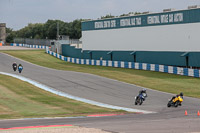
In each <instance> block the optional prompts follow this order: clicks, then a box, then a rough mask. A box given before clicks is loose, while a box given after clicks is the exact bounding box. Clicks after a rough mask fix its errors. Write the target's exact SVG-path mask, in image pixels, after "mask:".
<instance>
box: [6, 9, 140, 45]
mask: <svg viewBox="0 0 200 133" xmlns="http://www.w3.org/2000/svg"><path fill="white" fill-rule="evenodd" d="M130 14H135V15H138V14H140V13H138V12H135V13H134V12H129V13H128V14H122V15H120V17H121V16H128V15H130ZM114 17H115V16H113V15H111V14H107V15H105V16H101V18H100V19H105V18H114ZM86 20H90V19H76V20H74V21H72V22H64V21H61V20H48V21H47V22H46V23H35V24H32V23H29V24H28V25H27V26H26V27H24V28H22V29H20V30H17V31H14V30H13V29H11V28H6V33H7V38H6V42H8V43H12V42H14V38H32V39H56V38H57V24H58V23H59V34H60V35H67V36H69V37H70V38H72V39H80V38H81V36H82V34H81V21H86Z"/></svg>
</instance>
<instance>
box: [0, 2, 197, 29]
mask: <svg viewBox="0 0 200 133" xmlns="http://www.w3.org/2000/svg"><path fill="white" fill-rule="evenodd" d="M191 5H200V0H0V23H6V25H7V27H9V28H12V29H13V30H19V29H21V28H23V27H25V26H27V25H28V24H29V23H45V22H46V21H47V20H48V19H53V20H56V19H59V20H62V21H64V22H71V21H73V20H75V19H98V18H100V17H101V16H105V15H107V14H111V15H114V16H119V15H121V14H127V13H129V12H146V11H150V12H162V11H163V9H168V8H175V9H177V10H182V9H187V7H188V6H191Z"/></svg>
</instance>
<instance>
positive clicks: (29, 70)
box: [0, 53, 200, 132]
mask: <svg viewBox="0 0 200 133" xmlns="http://www.w3.org/2000/svg"><path fill="white" fill-rule="evenodd" d="M13 62H17V63H18V64H19V63H21V64H22V65H23V66H24V70H23V72H22V74H20V75H21V76H24V77H26V78H29V79H32V80H35V81H37V82H39V83H42V84H45V85H47V86H49V87H52V88H55V89H58V90H60V91H62V92H66V93H68V94H71V95H74V96H78V97H82V98H86V99H90V100H94V101H97V102H101V103H106V104H111V105H116V106H121V107H128V108H134V109H142V110H147V111H154V112H157V113H156V114H145V115H138V114H130V115H124V116H115V117H102V118H84V119H83V118H82V119H81V118H80V119H78V118H76V119H64V118H63V119H45V120H23V121H22V120H18V121H17V122H16V120H11V121H9V120H8V121H5V120H4V121H0V128H7V127H12V126H26V125H29V126H33V125H37V124H39V125H41V124H42V125H48V124H61V123H65V124H66V123H67V124H75V125H79V126H86V127H94V128H95V127H96V128H101V129H105V130H109V131H112V132H150V131H151V132H153V131H154V132H156V131H163V132H164V131H165V132H169V131H175V132H178V131H183V132H197V131H200V118H198V117H197V115H196V113H197V111H198V110H200V100H199V99H195V98H188V97H184V102H183V106H181V107H179V108H167V107H166V104H167V102H168V99H169V98H171V97H172V94H168V93H163V92H159V91H154V90H151V89H147V93H148V98H147V100H146V101H145V102H144V104H143V105H142V106H135V105H134V97H135V96H136V95H137V94H138V91H139V90H141V87H138V86H134V85H131V84H127V83H123V82H119V81H115V80H111V79H107V78H104V77H100V76H95V75H91V74H85V73H78V72H70V71H60V70H54V69H49V68H44V67H40V66H37V65H33V64H30V63H27V62H24V61H22V60H19V59H16V58H13V57H11V56H8V55H5V54H2V53H0V71H2V72H7V73H13V74H18V73H17V72H13V70H12V66H11V65H12V63H13ZM185 110H187V111H188V113H190V114H191V115H189V116H184V111H185ZM27 121H28V122H27ZM173 122H174V123H173ZM186 123H187V124H186ZM184 124H186V125H184ZM170 126H171V127H170ZM168 128H172V129H170V130H167V129H168ZM148 129H149V130H148ZM157 129H158V130H157ZM186 129H187V130H186Z"/></svg>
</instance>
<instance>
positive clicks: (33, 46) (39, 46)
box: [10, 43, 47, 49]
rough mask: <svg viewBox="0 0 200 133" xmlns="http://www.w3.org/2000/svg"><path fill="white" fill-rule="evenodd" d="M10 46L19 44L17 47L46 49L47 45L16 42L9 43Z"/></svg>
mask: <svg viewBox="0 0 200 133" xmlns="http://www.w3.org/2000/svg"><path fill="white" fill-rule="evenodd" d="M10 46H19V47H27V48H38V49H46V47H47V46H43V45H29V44H18V43H11V44H10Z"/></svg>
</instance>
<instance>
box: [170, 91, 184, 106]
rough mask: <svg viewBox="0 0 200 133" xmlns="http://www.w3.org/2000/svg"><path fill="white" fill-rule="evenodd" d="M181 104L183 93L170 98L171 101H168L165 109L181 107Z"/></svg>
mask: <svg viewBox="0 0 200 133" xmlns="http://www.w3.org/2000/svg"><path fill="white" fill-rule="evenodd" d="M182 102H183V93H182V92H181V93H180V95H177V96H176V97H172V99H171V100H169V102H168V104H167V107H171V106H173V107H178V106H181V104H182Z"/></svg>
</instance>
